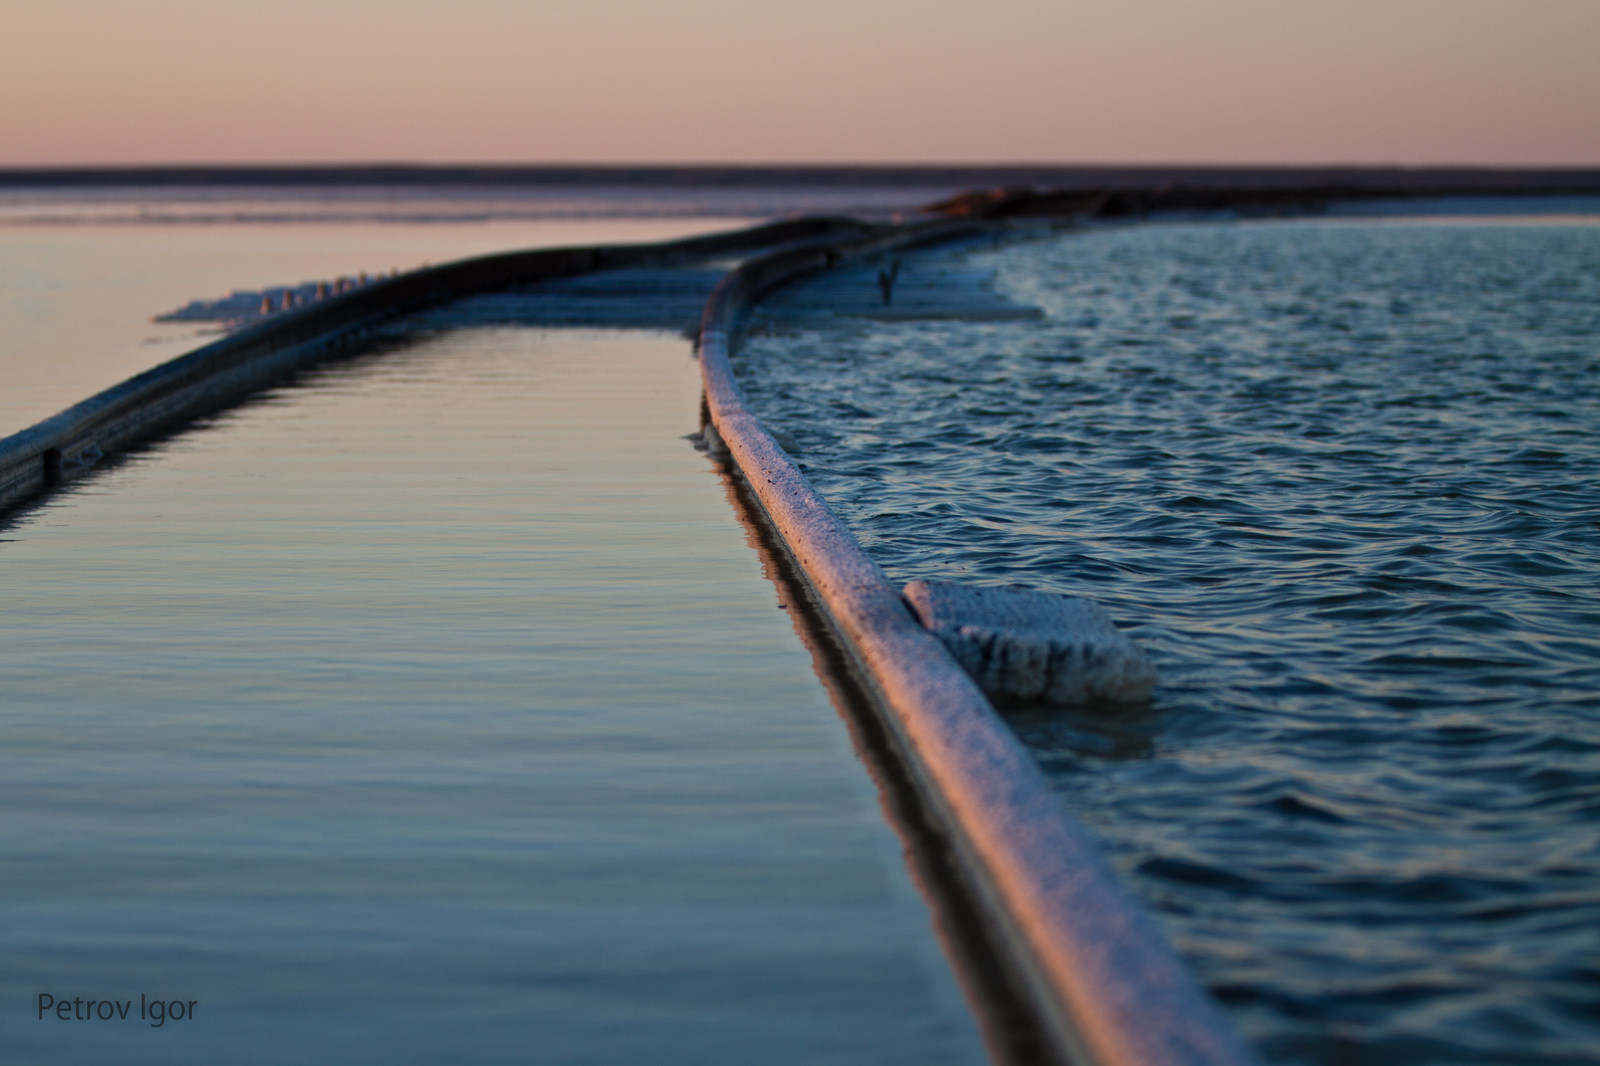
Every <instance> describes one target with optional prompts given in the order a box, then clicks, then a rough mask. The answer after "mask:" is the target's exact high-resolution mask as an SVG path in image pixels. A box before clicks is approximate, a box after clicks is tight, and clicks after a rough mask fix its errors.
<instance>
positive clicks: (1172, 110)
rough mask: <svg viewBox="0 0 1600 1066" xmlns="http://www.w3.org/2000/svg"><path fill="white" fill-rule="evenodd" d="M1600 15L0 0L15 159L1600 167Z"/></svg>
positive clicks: (1356, 2)
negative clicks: (1322, 164) (1392, 164)
mask: <svg viewBox="0 0 1600 1066" xmlns="http://www.w3.org/2000/svg"><path fill="white" fill-rule="evenodd" d="M1597 57H1600V0H1515V2H1507V0H1337V2H1329V0H1114V2H1102V0H983V2H976V0H804V2H800V0H791V2H785V3H773V2H767V0H673V2H666V0H582V2H576V0H560V2H548V0H451V2H449V3H441V2H423V0H381V2H380V0H271V2H265V3H264V2H261V0H251V2H250V3H237V2H232V0H138V2H134V0H0V166H43V165H73V164H150V163H324V162H325V163H340V162H351V163H354V162H419V163H428V162H438V163H445V162H478V163H545V162H548V163H557V162H594V163H624V162H641V163H807V162H810V163H850V162H860V163H917V162H927V163H938V162H944V163H1006V162H1011V163H1016V162H1038V163H1308V164H1309V163H1330V164H1339V163H1360V164H1385V163H1395V164H1494V165H1517V164H1523V165H1574V164H1575V165H1600V58H1597Z"/></svg>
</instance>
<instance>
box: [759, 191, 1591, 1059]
mask: <svg viewBox="0 0 1600 1066" xmlns="http://www.w3.org/2000/svg"><path fill="white" fill-rule="evenodd" d="M952 263H954V264H955V265H958V266H960V267H961V268H962V269H967V270H971V269H982V270H988V271H993V272H995V283H994V284H995V287H996V289H997V291H998V292H999V293H1000V294H1002V295H1005V296H1008V297H1009V298H1010V299H1011V300H1012V301H1015V302H1017V303H1023V304H1031V305H1033V306H1036V307H1038V308H1040V309H1041V310H1042V311H1043V312H1044V317H1043V318H1041V319H1038V320H1036V321H1009V322H993V321H960V320H950V319H948V318H940V319H938V320H932V319H930V320H928V321H923V322H915V321H898V322H882V321H880V322H874V321H872V320H871V319H870V318H860V317H857V318H851V319H844V318H841V319H838V320H835V321H828V322H825V321H821V320H816V319H813V320H811V321H800V320H796V319H789V320H784V319H782V318H781V316H780V317H777V318H771V319H768V320H767V321H768V325H767V326H766V328H765V331H764V332H761V333H759V334H758V335H757V336H755V337H753V338H752V339H751V340H750V341H749V342H748V343H747V344H746V346H745V348H744V351H743V354H742V357H741V359H740V360H739V366H738V371H739V373H740V375H741V378H742V380H743V382H744V387H745V388H746V390H747V391H748V393H749V395H750V399H751V401H752V406H753V407H754V408H755V409H756V410H757V411H758V413H759V414H760V415H761V416H762V417H763V418H764V419H766V420H767V421H768V422H769V424H771V425H773V426H774V427H775V428H776V429H777V430H778V431H779V432H780V433H781V434H783V435H784V437H785V439H787V440H790V441H792V442H793V450H794V451H795V452H796V453H797V459H798V461H799V462H800V463H801V465H802V466H803V467H804V468H805V470H806V471H807V473H808V474H809V475H810V476H811V478H812V479H813V480H814V481H815V482H816V484H817V485H818V487H819V488H820V489H821V490H822V492H823V493H824V495H825V496H826V497H827V498H828V499H829V501H830V502H831V503H832V504H833V505H834V506H835V507H836V508H837V509H838V510H839V511H840V513H841V515H842V516H843V517H844V518H845V519H846V521H847V522H848V523H849V524H850V525H851V527H852V528H853V529H854V530H855V532H856V533H857V535H858V536H859V537H860V538H861V539H862V541H863V542H864V544H865V545H866V546H867V548H868V550H869V552H871V553H872V555H873V556H874V557H875V558H876V559H877V560H878V561H879V562H880V563H881V564H882V565H883V566H884V567H885V569H886V570H888V572H889V573H890V575H891V576H892V577H893V578H895V579H896V580H899V581H905V580H910V579H912V578H944V579H955V580H965V581H972V582H976V583H980V584H1009V583H1020V584H1025V585H1029V586H1032V587H1037V588H1045V589H1052V590H1055V591H1059V592H1065V593H1073V594H1079V595H1086V596H1090V597H1092V598H1094V599H1096V600H1098V601H1100V602H1101V603H1102V604H1104V605H1105V606H1106V607H1107V608H1108V609H1109V610H1110V612H1111V614H1112V615H1113V617H1115V618H1117V619H1118V620H1119V622H1121V623H1122V624H1123V625H1125V626H1126V627H1128V629H1129V631H1130V633H1131V634H1132V635H1133V636H1134V637H1135V638H1136V639H1137V640H1139V641H1140V642H1141V643H1143V645H1144V646H1145V647H1146V648H1147V649H1149V651H1150V652H1151V653H1152V655H1153V657H1154V658H1155V660H1156V661H1157V664H1158V666H1159V668H1160V670H1161V672H1162V677H1163V682H1162V684H1161V686H1160V687H1159V688H1158V690H1157V693H1156V697H1155V701H1154V704H1153V705H1152V706H1151V707H1150V708H1149V709H1148V710H1144V711H1137V712H1125V713H1121V714H1116V713H1106V712H1095V711H1087V710H1080V711H1056V712H1039V711H1027V712H1024V711H1018V712H1016V713H1013V714H1012V715H1011V720H1012V722H1013V724H1014V725H1015V727H1016V728H1017V729H1018V731H1019V733H1020V734H1021V736H1022V737H1023V739H1024V740H1025V742H1026V743H1027V745H1028V746H1029V747H1030V749H1031V750H1032V751H1033V752H1034V754H1035V755H1036V756H1037V757H1038V759H1039V761H1040V762H1041V764H1042V765H1043V766H1044V767H1045V769H1046V770H1047V772H1048V773H1049V774H1050V776H1051V778H1052V780H1053V781H1054V782H1055V784H1056V786H1057V787H1058V789H1059V790H1060V793H1061V795H1062V796H1063V798H1064V800H1065V801H1066V802H1067V803H1068V804H1069V806H1070V807H1071V809H1072V810H1073V811H1074V812H1075V813H1077V814H1078V815H1079V816H1080V817H1082V818H1083V819H1084V820H1085V821H1087V822H1088V823H1089V824H1090V825H1091V826H1092V827H1093V828H1094V830H1095V831H1096V832H1097V833H1098V834H1099V835H1100V837H1101V839H1102V840H1103V841H1104V842H1105V846H1106V848H1107V850H1108V852H1109V853H1110V855H1111V856H1112V857H1113V859H1114V861H1115V862H1116V863H1117V864H1118V865H1119V866H1120V868H1121V869H1122V870H1123V872H1124V873H1125V874H1126V875H1127V878H1128V880H1129V883H1130V884H1131V886H1132V887H1133V888H1134V890H1135V892H1136V893H1137V894H1138V895H1139V896H1141V897H1142V898H1143V899H1144V900H1145V901H1146V902H1147V903H1148V904H1149V905H1150V906H1151V907H1152V908H1153V909H1155V910H1156V911H1157V912H1158V913H1159V914H1160V916H1161V917H1162V918H1163V919H1164V921H1165V924H1166V926H1167V928H1168V930H1169V931H1170V933H1171V935H1172V936H1173V938H1174V940H1175V942H1176V944H1177V946H1178V947H1179V949H1180V951H1181V953H1182V954H1183V955H1184V956H1185V957H1186V958H1187V959H1188V960H1189V961H1190V962H1191V963H1192V964H1193V966H1194V968H1195V970H1196V971H1197V972H1198V974H1199V975H1200V976H1201V978H1202V980H1203V981H1204V982H1205V983H1206V984H1207V985H1208V986H1209V987H1210V988H1211V989H1212V991H1213V992H1214V993H1215V994H1216V995H1217V996H1219V997H1220V998H1221V1000H1222V1001H1223V1002H1224V1004H1225V1005H1226V1006H1227V1007H1228V1008H1229V1010H1230V1011H1231V1013H1232V1015H1233V1016H1234V1018H1235V1019H1236V1020H1237V1021H1238V1023H1239V1024H1240V1026H1241V1027H1242V1029H1243V1030H1244V1031H1245V1033H1246V1035H1247V1036H1248V1037H1249V1038H1251V1039H1252V1040H1253V1042H1254V1043H1255V1044H1256V1046H1257V1047H1259V1048H1260V1049H1261V1050H1262V1051H1263V1053H1264V1054H1265V1056H1266V1057H1267V1058H1269V1059H1270V1060H1272V1061H1274V1062H1278V1063H1326V1064H1334V1063H1396V1064H1398V1063H1409V1064H1415V1063H1488V1062H1496V1063H1504V1062H1518V1063H1595V1062H1600V225H1596V224H1595V220H1594V219H1588V220H1584V219H1546V220H1542V221H1539V222H1537V223H1535V222H1532V221H1529V220H1516V219H1500V220H1495V221H1494V222H1485V221H1478V222H1473V221H1470V220H1461V219H1430V220H1426V221H1422V220H1415V221H1411V222H1381V223H1380V222H1370V221H1369V222H1293V223H1281V222H1280V223H1251V224H1244V223H1235V224H1228V223H1220V224H1219V223H1213V224H1198V223H1190V224H1165V225H1152V226H1144V227H1135V228H1107V229H1094V230H1087V231H1082V232H1078V233H1072V234H1067V235H1063V236H1056V237H1052V238H1049V239H1043V240H1038V241H1034V242H1031V243H1022V244H1016V245H1012V246H1010V247H1005V248H1001V249H999V250H989V251H976V252H973V251H968V252H966V253H963V254H962V255H960V256H954V255H946V256H945V257H944V258H942V259H941V258H940V257H938V256H930V257H927V258H920V259H914V260H910V261H908V263H907V266H908V270H907V272H906V274H905V275H904V276H905V278H907V279H908V280H915V278H916V277H917V275H918V272H919V271H923V272H928V271H930V270H935V269H937V270H945V271H946V272H948V271H949V269H950V268H951V265H952ZM956 302H957V303H959V302H960V301H959V300H957V301H956ZM968 302H970V301H968Z"/></svg>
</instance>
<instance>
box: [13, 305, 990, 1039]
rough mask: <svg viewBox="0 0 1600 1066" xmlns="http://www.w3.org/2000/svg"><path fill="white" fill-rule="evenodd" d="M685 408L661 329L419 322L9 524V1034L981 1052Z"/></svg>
mask: <svg viewBox="0 0 1600 1066" xmlns="http://www.w3.org/2000/svg"><path fill="white" fill-rule="evenodd" d="M698 406H699V379H698V374H697V368H696V366H695V364H694V363H693V361H692V360H691V359H690V358H689V351H688V345H687V344H686V343H685V342H683V341H682V340H681V339H678V338H676V337H671V336H660V335H648V334H610V335H607V334H581V333H574V332H563V331H536V330H465V331H460V332H454V333H447V334H443V335H440V336H437V337H435V338H433V339H429V340H425V341H421V342H419V343H416V344H415V345H413V346H410V347H406V348H403V349H401V350H398V351H394V352H391V353H389V354H387V355H383V356H381V357H372V358H370V359H365V360H361V361H359V362H356V363H354V364H349V365H345V366H340V367H336V368H332V369H329V370H326V371H323V372H321V373H320V374H318V375H315V376H314V377H313V378H312V379H311V380H310V381H308V382H307V383H305V384H304V385H303V386H301V387H298V388H293V389H286V390H283V391H280V392H277V393H275V394H273V395H272V396H271V397H270V398H269V399H268V400H267V401H266V402H263V403H260V404H257V405H254V406H251V407H248V408H245V409H241V410H238V411H236V412H234V413H232V414H229V415H227V416H225V417H223V418H221V419H219V420H217V421H216V423H215V424H214V425H212V426H210V427H208V428H205V429H203V430H201V431H197V432H194V433H191V434H189V435H186V436H184V437H182V438H179V439H177V440H175V441H173V442H171V443H169V444H167V445H166V446H164V447H162V448H160V449H158V450H156V451H154V452H152V453H148V454H146V455H143V456H141V457H139V458H137V459H135V460H133V461H131V462H129V463H127V464H125V465H123V466H121V467H119V468H117V469H114V470H112V471H109V472H107V473H105V474H104V475H102V476H100V477H98V478H96V479H94V480H93V481H90V482H87V483H83V484H81V485H80V486H79V487H77V488H75V490H74V491H72V492H71V493H69V494H67V495H65V496H63V497H59V498H57V499H56V500H55V501H53V502H52V503H51V504H50V505H49V506H48V507H47V508H46V509H45V510H43V511H42V512H38V513H35V514H34V515H32V516H31V517H29V518H28V519H27V520H26V521H25V522H23V523H22V524H21V525H19V526H17V527H15V528H14V529H12V530H11V531H10V532H9V533H8V534H7V539H6V541H5V542H4V543H0V599H3V602H4V604H5V610H4V612H0V674H3V675H4V677H5V696H4V713H3V717H0V730H3V735H4V741H5V743H4V747H3V749H0V752H3V754H0V763H3V767H0V782H3V785H0V809H3V811H4V815H5V816H4V818H3V819H0V827H3V828H0V849H3V851H4V853H5V855H6V861H5V863H4V866H3V874H0V891H3V893H4V899H5V906H4V909H3V912H0V914H3V918H0V959H3V960H4V961H3V963H0V986H3V993H0V1002H4V1003H5V1004H7V1006H6V1008H5V1010H4V1011H0V1046H3V1047H6V1048H8V1049H9V1053H10V1055H11V1056H13V1058H12V1059H11V1061H18V1062H29V1063H74V1064H77V1063H91V1062H107V1063H112V1062H114V1063H118V1064H122V1063H134V1062H150V1063H157V1062H159V1063H163V1064H167V1063H180V1062H181V1063H218V1062H227V1063H255V1062H260V1063H290V1062H312V1061H340V1062H374V1063H377V1062H382V1063H423V1062H474V1063H491V1062H517V1063H525V1062H537V1063H547V1062H548V1063H578V1062H583V1063H590V1062H593V1063H636V1062H677V1063H685V1064H699V1063H707V1062H730V1063H731V1062H758V1061H759V1062H792V1063H795V1064H797V1066H798V1064H811V1063H819V1062H821V1063H863V1064H867V1063H871V1064H878V1063H885V1062H900V1063H907V1064H912V1063H916V1064H921V1063H928V1062H939V1063H975V1062H979V1061H982V1060H983V1053H982V1049H981V1046H980V1044H979V1041H978V1038H977V1035H976V1032H975V1030H974V1027H973V1024H972V1022H971V1020H970V1019H969V1017H968V1015H967V1013H966V1008H965V1006H964V1004H963V1001H962V997H961V995H960V993H959V991H958V989H957V987H956V984H955V981H954V978H953V977H952V975H951V973H950V970H949V968H948V966H947V965H946V963H945V962H944V960H943V958H942V956H941V954H940V949H939V946H938V942H937V940H936V939H935V937H934V934H933V930H932V928H931V924H930V918H929V914H928V912H927V910H926V909H925V907H924V906H923V904H922V901H921V899H920V897H919V895H918V893H917V890H916V889H915V888H914V887H913V885H912V883H911V881H910V879H909V877H908V875H907V873H906V871H905V869H904V867H903V864H902V861H901V855H900V843H899V840H898V839H897V838H896V837H895V835H894V834H893V833H892V832H891V831H890V830H889V829H888V827H887V826H886V825H885V824H884V822H883V819H882V815H881V812H880V810H879V806H878V800H877V795H876V793H875V791H874V789H873V787H872V785H871V783H870V781H869V780H868V778H867V777H866V775H865V772H864V770H863V769H862V767H861V766H860V764H859V763H858V762H857V761H856V759H855V757H854V755H853V752H852V750H851V747H850V742H849V739H848V737H847V735H846V731H845V729H844V726H843V725H842V723H841V722H840V721H839V719H838V718H837V716H836V715H835V713H834V710H833V708H832V706H831V705H830V703H829V701H828V698H827V696H826V695H825V694H824V692H823V690H822V688H821V686H820V685H819V684H818V683H817V680H816V678H815V676H814V675H813V673H812V669H811V661H810V657H809V655H808V653H807V652H806V651H805V650H804V649H803V648H802V647H801V646H800V644H799V642H798V640H797V639H796V636H795V634H794V632H793V630H792V627H791V624H790V621H789V617H788V615H787V613H786V612H785V611H783V610H780V609H779V608H778V596H777V592H776V590H775V589H774V587H773V586H772V585H771V584H769V583H768V582H767V581H766V580H765V579H764V578H763V577H762V575H761V572H760V565H759V562H758V559H757V557H756V555H755V553H754V552H753V551H752V550H751V549H750V547H749V546H748V544H747V543H746V540H745V533H744V531H743V530H742V529H741V528H740V526H739V524H738V522H737V521H736V520H735V517H734V514H733V512H732V508H731V505H730V502H729V500H728V498H727V496H726V490H725V489H724V487H723V485H722V483H721V481H720V480H719V478H718V476H717V475H716V474H715V473H714V471H713V470H712V468H711V466H710V464H709V463H708V461H707V460H706V459H705V458H704V457H703V456H702V455H700V454H698V453H696V452H695V451H694V450H693V449H692V448H691V447H690V445H689V444H688V443H687V442H686V441H684V440H683V439H681V438H682V436H683V434H684V433H686V432H689V431H692V430H694V429H695V428H696V427H697V422H698ZM41 992H45V993H50V994H52V995H54V996H56V997H57V998H68V999H70V998H72V997H73V996H83V997H94V998H109V999H119V998H120V999H128V998H129V997H132V998H133V999H134V1000H135V1001H136V1000H137V999H138V996H139V995H140V994H141V993H148V994H150V995H151V996H152V997H155V996H161V997H174V998H182V999H186V1000H187V999H196V1000H198V1001H199V1002H200V1004H201V1007H200V1008H199V1010H200V1012H199V1013H197V1017H196V1019H195V1021H194V1022H193V1023H192V1024H186V1025H185V1024H174V1025H172V1026H169V1027H163V1029H162V1031H160V1032H155V1031H152V1030H150V1029H149V1028H147V1027H141V1026H139V1025H138V1024H134V1023H121V1022H104V1023H103V1022H99V1021H96V1022H94V1023H92V1024H91V1023H88V1022H77V1021H74V1022H71V1023H66V1022H60V1021H54V1020H47V1021H40V1020H38V1019H37V1017H36V1012H35V1009H34V1008H35V997H36V996H37V995H38V994H39V993H41Z"/></svg>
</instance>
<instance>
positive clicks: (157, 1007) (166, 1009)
mask: <svg viewBox="0 0 1600 1066" xmlns="http://www.w3.org/2000/svg"><path fill="white" fill-rule="evenodd" d="M199 1003H200V1001H199V1000H198V999H190V1000H182V999H151V998H150V997H149V996H148V995H145V994H143V993H141V994H140V996H139V1013H138V1014H137V1015H135V1014H134V1013H133V1000H131V999H83V998H82V997H79V996H74V997H73V998H72V999H57V998H56V997H55V996H52V995H51V994H50V993H48V992H40V993H39V1020H40V1021H44V1020H46V1019H47V1018H49V1017H51V1016H54V1017H55V1018H56V1019H57V1020H59V1021H63V1022H71V1021H79V1022H113V1021H115V1022H125V1021H128V1020H129V1019H130V1018H131V1019H133V1020H134V1021H141V1022H145V1023H147V1024H148V1025H149V1026H150V1028H152V1029H160V1028H161V1027H162V1026H163V1025H166V1024H167V1023H168V1022H182V1021H188V1020H190V1019H192V1018H193V1017H194V1009H195V1007H196V1006H198V1005H199Z"/></svg>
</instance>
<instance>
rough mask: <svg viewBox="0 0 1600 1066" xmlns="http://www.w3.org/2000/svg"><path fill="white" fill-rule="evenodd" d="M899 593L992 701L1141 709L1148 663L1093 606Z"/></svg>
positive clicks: (945, 590)
mask: <svg viewBox="0 0 1600 1066" xmlns="http://www.w3.org/2000/svg"><path fill="white" fill-rule="evenodd" d="M902 594H903V595H904V597H905V600H906V603H907V604H909V605H910V607H911V609H912V612H913V613H914V614H915V615H916V616H917V619H918V621H920V622H921V623H922V625H923V626H924V628H926V629H928V630H929V631H930V632H932V633H933V634H934V635H935V636H937V637H938V638H939V640H940V641H941V642H943V644H944V646H945V647H946V648H949V649H950V654H951V655H953V656H954V657H955V659H956V661H957V662H958V663H960V664H961V668H962V669H963V670H965V671H966V672H967V673H968V674H970V675H971V676H972V679H973V680H974V681H976V682H977V683H978V687H979V688H981V689H983V691H984V692H985V693H987V694H988V695H989V697H990V698H991V699H996V700H1002V701H1005V702H1013V703H1055V704H1083V703H1142V702H1144V701H1146V700H1148V699H1149V698H1150V690H1151V689H1152V688H1153V687H1155V683H1156V671H1155V667H1153V666H1151V665H1150V660H1149V659H1147V658H1146V657H1145V654H1144V652H1143V651H1142V650H1141V649H1140V648H1139V646H1138V645H1137V644H1135V643H1134V642H1133V641H1131V640H1129V639H1128V638H1127V637H1126V636H1124V635H1123V634H1122V633H1121V632H1120V631H1119V630H1118V629H1117V627H1116V626H1115V625H1114V624H1113V623H1112V621H1111V618H1110V616H1109V615H1107V614H1106V612H1105V611H1104V610H1103V609H1102V608H1101V607H1100V605H1099V604H1097V603H1095V602H1094V601H1092V600H1086V599H1082V598H1080V597H1077V596H1060V595H1057V594H1055V593H1051V592H1034V591H1032V590H1029V589H1018V588H1003V589H1002V588H980V587H977V586H970V585H957V584H953V583H951V582H945V581H913V582H911V583H909V584H908V585H906V587H905V589H904V590H903V593H902Z"/></svg>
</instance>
